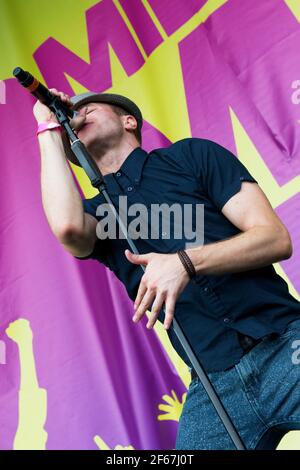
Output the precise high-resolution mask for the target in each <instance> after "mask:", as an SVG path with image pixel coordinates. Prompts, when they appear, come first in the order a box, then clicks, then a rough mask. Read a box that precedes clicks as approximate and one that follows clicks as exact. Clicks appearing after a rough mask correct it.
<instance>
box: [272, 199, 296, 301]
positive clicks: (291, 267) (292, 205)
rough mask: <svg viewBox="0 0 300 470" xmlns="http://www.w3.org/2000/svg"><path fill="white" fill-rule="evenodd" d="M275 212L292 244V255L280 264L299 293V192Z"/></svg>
mask: <svg viewBox="0 0 300 470" xmlns="http://www.w3.org/2000/svg"><path fill="white" fill-rule="evenodd" d="M276 212H277V214H278V216H279V217H280V218H281V220H282V221H283V223H284V224H285V225H286V227H287V228H288V230H289V233H290V235H291V239H292V244H293V256H292V257H291V258H290V259H288V260H285V261H282V262H281V264H282V267H283V269H284V271H285V273H286V275H287V276H288V278H289V279H290V281H291V283H292V284H293V285H294V287H295V289H296V290H297V291H298V292H299V293H300V263H299V259H300V225H299V220H300V194H299V193H298V194H296V195H295V196H293V197H291V198H290V199H289V200H288V201H285V202H284V203H283V204H281V205H280V206H278V207H277V208H276ZM297 260H298V262H297Z"/></svg>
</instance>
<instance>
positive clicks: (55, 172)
mask: <svg viewBox="0 0 300 470" xmlns="http://www.w3.org/2000/svg"><path fill="white" fill-rule="evenodd" d="M38 139H39V144H40V152H41V190H42V203H43V208H44V211H45V214H46V217H47V220H48V222H49V225H50V227H51V229H52V231H53V233H54V234H55V235H56V236H57V237H58V238H61V237H63V236H64V233H65V231H66V229H69V228H70V229H74V230H78V231H80V230H82V228H83V224H84V211H83V206H82V201H81V197H80V194H79V192H78V190H77V188H76V184H75V181H74V178H73V175H72V172H71V169H70V167H69V165H68V163H67V160H66V157H65V153H64V149H63V144H62V139H61V135H60V133H59V132H57V131H46V132H43V133H41V134H40V135H39V137H38Z"/></svg>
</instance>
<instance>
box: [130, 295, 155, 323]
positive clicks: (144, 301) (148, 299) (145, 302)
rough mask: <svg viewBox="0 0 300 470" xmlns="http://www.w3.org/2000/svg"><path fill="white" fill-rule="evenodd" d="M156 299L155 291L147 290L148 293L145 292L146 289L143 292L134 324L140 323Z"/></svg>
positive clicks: (134, 317)
mask: <svg viewBox="0 0 300 470" xmlns="http://www.w3.org/2000/svg"><path fill="white" fill-rule="evenodd" d="M154 298H155V292H154V290H153V289H146V292H144V289H143V290H142V292H141V301H140V303H139V306H138V308H137V310H136V312H135V314H134V316H133V321H134V322H138V321H139V320H140V319H141V318H142V316H143V315H144V313H145V312H146V310H147V309H148V307H149V306H150V305H151V304H152V302H153V300H154Z"/></svg>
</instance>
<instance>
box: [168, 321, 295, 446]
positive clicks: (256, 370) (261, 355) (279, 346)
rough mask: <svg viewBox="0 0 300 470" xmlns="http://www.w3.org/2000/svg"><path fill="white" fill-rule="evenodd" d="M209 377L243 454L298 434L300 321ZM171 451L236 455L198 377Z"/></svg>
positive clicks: (292, 323) (267, 338)
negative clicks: (245, 450) (289, 435)
mask: <svg viewBox="0 0 300 470" xmlns="http://www.w3.org/2000/svg"><path fill="white" fill-rule="evenodd" d="M208 376H209V378H210V380H211V382H212V384H213V386H214V388H215V390H216V391H217V393H218V395H219V397H220V399H221V401H222V403H223V405H224V407H225V409H226V410H227V412H228V414H229V416H230V418H231V420H232V422H233V424H234V426H235V427H236V429H237V431H238V433H239V435H240V437H241V439H242V441H243V443H244V445H245V447H246V449H252V450H254V449H261V450H266V449H267V450H271V449H275V448H276V447H277V445H278V444H279V442H280V440H281V439H282V437H283V436H284V434H285V433H286V432H288V431H291V430H296V429H300V318H299V319H297V320H295V321H293V322H291V323H289V325H288V327H287V329H286V331H285V332H284V333H283V334H281V335H280V336H277V337H276V338H275V339H274V337H272V338H270V337H265V338H264V339H263V340H262V341H261V342H260V343H258V344H257V345H256V346H254V347H253V348H252V349H251V350H250V351H249V352H247V353H246V354H245V355H244V356H243V357H242V358H241V360H240V361H239V363H238V364H236V365H235V366H233V367H231V368H230V369H227V370H226V371H221V372H211V373H208ZM176 449H184V450H195V449H199V450H213V449H215V450H234V449H236V447H235V446H234V444H233V442H232V440H231V439H230V437H229V435H228V433H227V431H226V429H225V428H224V425H223V423H222V422H221V421H220V418H219V417H218V415H217V414H216V412H215V409H214V407H213V405H212V404H211V402H210V400H209V398H208V396H207V394H206V392H205V390H204V388H203V386H202V384H201V382H200V380H199V378H198V377H196V378H194V379H193V380H192V381H191V383H190V386H189V389H188V393H187V397H186V401H185V404H184V406H183V410H182V413H181V416H180V420H179V425H178V431H177V438H176Z"/></svg>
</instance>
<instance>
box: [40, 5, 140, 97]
mask: <svg viewBox="0 0 300 470" xmlns="http://www.w3.org/2000/svg"><path fill="white" fill-rule="evenodd" d="M86 23H87V32H88V44H89V52H90V63H88V62H85V61H84V60H83V59H81V58H80V57H78V56H77V55H76V54H74V53H73V52H71V51H70V50H69V49H67V48H66V47H65V46H63V45H61V44H60V43H59V42H58V41H56V40H55V39H53V38H49V39H47V40H46V41H45V42H44V43H43V44H42V45H41V46H39V47H38V49H37V50H36V51H35V53H34V58H35V60H36V63H37V65H38V67H39V68H40V70H41V73H42V75H43V77H44V79H45V81H46V83H47V86H48V87H50V88H52V87H55V88H57V89H59V90H63V91H64V92H65V93H68V94H71V95H72V94H73V90H72V88H71V86H70V85H69V82H68V80H67V79H66V77H65V73H67V74H68V75H70V77H72V78H73V79H75V80H76V81H77V82H79V83H80V84H81V85H83V86H84V87H86V88H87V89H88V90H90V91H98V92H101V91H104V90H106V89H107V88H110V87H111V86H112V79H111V70H110V59H109V44H110V45H111V47H112V48H113V50H114V52H115V53H116V55H117V56H118V58H119V60H120V62H121V64H122V66H123V67H124V70H125V71H126V73H127V75H129V76H130V75H132V74H133V73H135V72H136V71H137V70H138V69H139V68H140V67H142V65H143V64H144V59H143V56H142V54H141V53H140V51H139V49H138V47H137V45H136V43H135V42H134V39H133V37H132V36H131V34H130V32H129V30H128V28H127V26H126V25H125V23H124V21H123V18H122V17H121V15H120V13H119V11H118V10H117V8H116V7H115V5H114V4H113V2H112V0H103V1H102V2H100V3H97V4H96V5H95V6H93V7H92V8H90V9H89V10H87V12H86ZM82 40H84V41H85V40H86V38H83V39H82Z"/></svg>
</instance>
